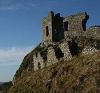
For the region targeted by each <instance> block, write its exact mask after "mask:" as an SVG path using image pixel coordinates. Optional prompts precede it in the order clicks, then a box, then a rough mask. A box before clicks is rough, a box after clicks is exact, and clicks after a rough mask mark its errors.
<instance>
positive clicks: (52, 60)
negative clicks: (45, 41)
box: [47, 46, 58, 66]
mask: <svg viewBox="0 0 100 93" xmlns="http://www.w3.org/2000/svg"><path fill="white" fill-rule="evenodd" d="M57 62H58V59H57V58H56V54H55V49H54V48H53V46H50V47H49V48H48V54H47V66H49V65H52V64H54V63H57Z"/></svg>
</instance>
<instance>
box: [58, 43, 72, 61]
mask: <svg viewBox="0 0 100 93" xmlns="http://www.w3.org/2000/svg"><path fill="white" fill-rule="evenodd" d="M59 47H60V49H61V50H62V52H63V53H64V60H67V61H68V60H70V59H72V55H71V53H70V50H69V45H68V43H67V42H63V43H61V44H60V45H59Z"/></svg>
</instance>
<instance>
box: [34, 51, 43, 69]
mask: <svg viewBox="0 0 100 93" xmlns="http://www.w3.org/2000/svg"><path fill="white" fill-rule="evenodd" d="M33 62H34V70H38V69H42V68H43V67H45V64H44V60H43V57H42V56H41V54H40V52H38V53H36V54H34V55H33Z"/></svg>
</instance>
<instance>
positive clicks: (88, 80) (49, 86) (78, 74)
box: [8, 52, 100, 93]
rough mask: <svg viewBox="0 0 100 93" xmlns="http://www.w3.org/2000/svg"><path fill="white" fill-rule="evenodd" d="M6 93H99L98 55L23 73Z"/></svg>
mask: <svg viewBox="0 0 100 93" xmlns="http://www.w3.org/2000/svg"><path fill="white" fill-rule="evenodd" d="M8 93H100V53H99V52H98V53H95V54H93V55H89V56H80V57H77V58H73V60H71V61H68V62H64V61H62V62H59V63H57V64H54V65H53V66H50V67H48V68H44V69H42V70H38V71H36V72H32V71H30V72H29V71H28V72H27V71H23V73H22V76H21V77H20V78H18V79H17V83H16V84H15V85H14V86H13V87H12V88H11V89H10V90H9V92H8Z"/></svg>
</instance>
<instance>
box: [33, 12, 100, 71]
mask: <svg viewBox="0 0 100 93" xmlns="http://www.w3.org/2000/svg"><path fill="white" fill-rule="evenodd" d="M88 18H89V16H88V15H87V13H79V14H76V15H72V16H67V17H61V16H60V14H59V13H58V14H54V12H52V11H51V12H49V14H48V17H45V18H44V19H43V24H42V25H43V40H42V43H41V44H40V45H39V46H38V47H39V48H40V49H41V50H40V49H39V50H37V51H35V52H34V55H33V63H34V70H38V69H42V68H44V67H47V66H50V65H52V64H54V63H57V62H59V61H61V60H67V61H68V60H71V59H72V58H73V56H77V55H79V54H82V55H87V54H92V53H94V52H96V51H99V50H100V26H92V27H90V28H89V29H86V22H87V20H88ZM88 41H90V42H88ZM92 41H93V42H92Z"/></svg>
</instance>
